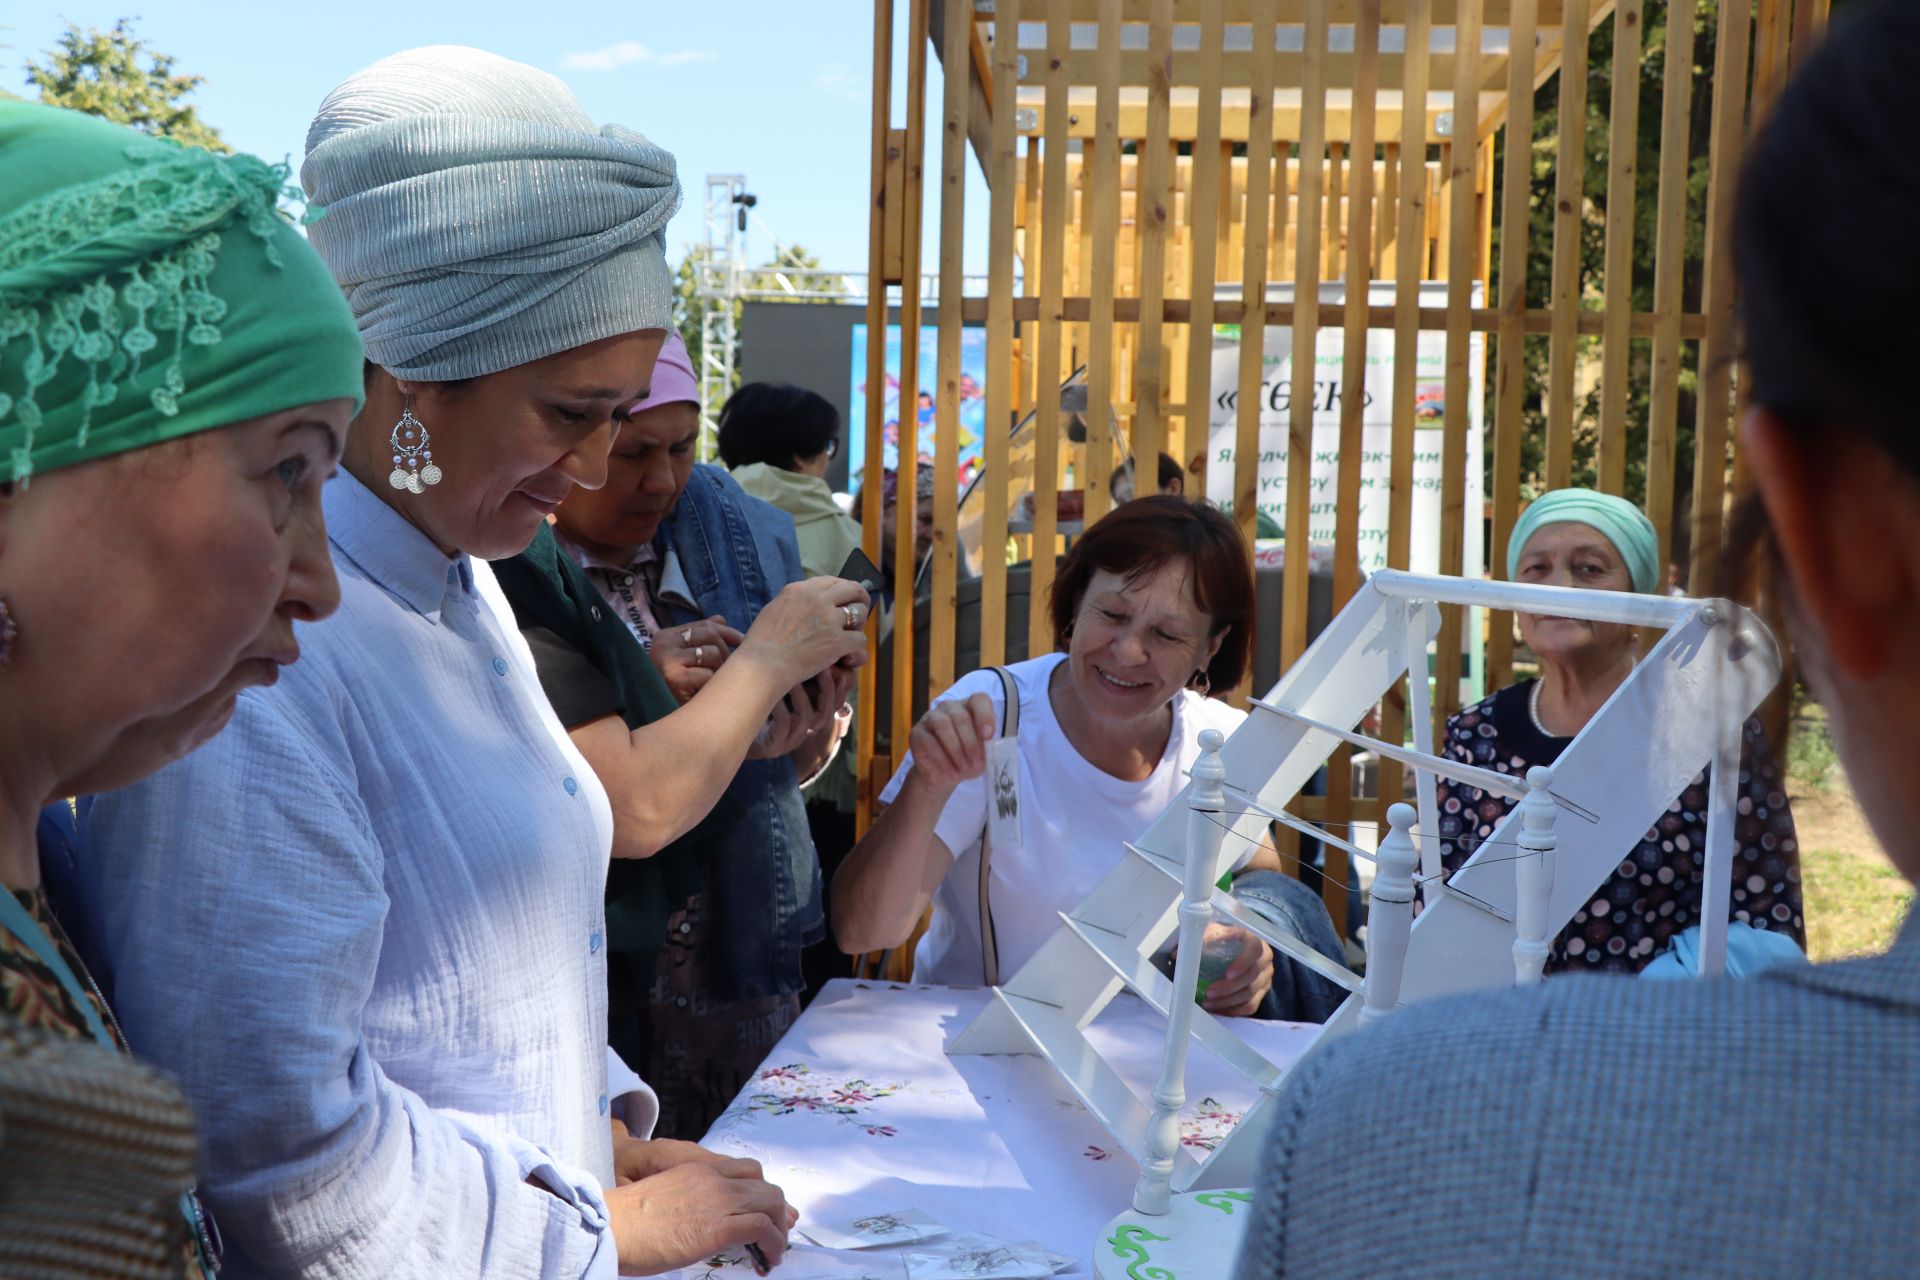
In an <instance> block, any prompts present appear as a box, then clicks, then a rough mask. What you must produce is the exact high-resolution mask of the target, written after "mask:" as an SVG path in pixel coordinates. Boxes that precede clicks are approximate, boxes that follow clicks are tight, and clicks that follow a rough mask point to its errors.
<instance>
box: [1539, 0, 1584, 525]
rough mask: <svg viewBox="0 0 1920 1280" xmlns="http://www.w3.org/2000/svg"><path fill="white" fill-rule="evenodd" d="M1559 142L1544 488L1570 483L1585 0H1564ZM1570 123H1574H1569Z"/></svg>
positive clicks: (1581, 186) (1581, 181)
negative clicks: (1570, 122) (1545, 486)
mask: <svg viewBox="0 0 1920 1280" xmlns="http://www.w3.org/2000/svg"><path fill="white" fill-rule="evenodd" d="M1564 5H1565V17H1566V22H1565V25H1564V26H1563V27H1562V29H1561V38H1562V41H1563V43H1562V46H1561V52H1560V115H1559V131H1560V143H1559V147H1558V150H1557V151H1556V153H1555V158H1554V188H1553V296H1552V303H1551V306H1552V310H1553V332H1552V337H1551V339H1550V341H1551V343H1552V347H1551V350H1550V351H1549V352H1548V356H1547V487H1548V488H1549V489H1563V488H1565V487H1566V486H1567V485H1569V484H1571V483H1572V482H1573V373H1574V364H1575V362H1576V358H1577V357H1578V355H1579V351H1578V347H1577V345H1576V340H1575V337H1574V325H1575V322H1576V319H1577V317H1578V315H1579V312H1580V236H1581V212H1582V208H1581V207H1582V205H1583V204H1584V203H1585V201H1586V163H1587V130H1586V119H1587V36H1588V31H1587V14H1588V0H1564ZM1569 121H1573V122H1577V123H1574V124H1569Z"/></svg>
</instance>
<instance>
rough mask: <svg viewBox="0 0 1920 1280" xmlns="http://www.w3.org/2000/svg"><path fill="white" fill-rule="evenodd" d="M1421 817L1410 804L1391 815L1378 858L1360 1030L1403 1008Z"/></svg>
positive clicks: (1370, 903)
mask: <svg viewBox="0 0 1920 1280" xmlns="http://www.w3.org/2000/svg"><path fill="white" fill-rule="evenodd" d="M1419 816H1420V815H1419V812H1418V811H1417V810H1416V809H1414V807H1413V806H1412V805H1410V804H1396V805H1393V806H1392V807H1390V808H1389V809H1388V810H1387V838H1386V839H1384V840H1382V841H1381V842H1380V848H1379V849H1378V851H1377V852H1376V854H1375V857H1376V858H1378V862H1377V863H1376V864H1375V866H1374V871H1373V892H1372V894H1371V896H1370V900H1369V901H1368V903H1367V983H1366V987H1365V988H1364V990H1363V993H1362V1001H1361V1005H1360V1025H1361V1026H1363V1027H1364V1026H1367V1025H1369V1024H1371V1023H1375V1022H1378V1021H1379V1020H1380V1019H1382V1018H1384V1017H1386V1016H1387V1015H1388V1014H1390V1013H1392V1012H1393V1011H1394V1008H1395V1007H1396V1006H1397V1005H1399V1003H1400V977H1401V975H1402V974H1403V973H1405V972H1406V967H1407V935H1408V934H1409V933H1410V932H1411V931H1412V929H1413V869H1414V867H1415V866H1416V865H1417V864H1418V863H1419V860H1420V855H1419V853H1418V852H1417V851H1416V850H1415V849H1414V847H1413V837H1412V835H1411V834H1409V833H1410V832H1411V830H1412V828H1413V824H1414V821H1415V820H1416V819H1417V818H1418V817H1419Z"/></svg>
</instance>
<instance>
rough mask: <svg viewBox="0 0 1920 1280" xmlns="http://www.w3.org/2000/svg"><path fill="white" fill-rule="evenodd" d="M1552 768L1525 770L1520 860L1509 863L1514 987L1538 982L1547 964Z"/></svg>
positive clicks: (1552, 843)
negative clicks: (1510, 867)
mask: <svg viewBox="0 0 1920 1280" xmlns="http://www.w3.org/2000/svg"><path fill="white" fill-rule="evenodd" d="M1552 785H1553V770H1551V769H1546V768H1542V767H1541V766H1539V765H1535V766H1534V767H1533V768H1531V769H1529V770H1527V798H1526V799H1525V800H1522V801H1521V802H1520V836H1519V842H1520V856H1519V858H1518V859H1517V860H1516V861H1515V862H1514V864H1513V880H1514V887H1513V901H1514V907H1513V932H1514V938H1513V973H1514V982H1515V984H1516V985H1519V986H1523V987H1524V986H1526V985H1528V984H1529V983H1534V982H1538V981H1540V974H1541V972H1542V971H1543V970H1544V969H1545V967H1546V963H1547V950H1548V941H1547V906H1548V902H1549V900H1550V899H1551V898H1552V897H1553V870H1554V867H1553V863H1554V856H1553V851H1554V848H1555V845H1556V844H1557V841H1558V837H1557V836H1555V835H1554V831H1553V819H1554V805H1553V796H1552V795H1551V794H1550V793H1549V791H1548V788H1549V787H1551V786H1552Z"/></svg>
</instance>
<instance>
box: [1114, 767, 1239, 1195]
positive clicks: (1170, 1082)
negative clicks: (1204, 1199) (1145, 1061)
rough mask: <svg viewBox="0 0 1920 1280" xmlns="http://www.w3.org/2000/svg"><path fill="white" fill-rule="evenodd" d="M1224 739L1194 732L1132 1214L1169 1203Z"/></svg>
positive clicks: (1223, 773) (1215, 842) (1218, 824)
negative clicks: (1163, 998) (1153, 1077)
mask: <svg viewBox="0 0 1920 1280" xmlns="http://www.w3.org/2000/svg"><path fill="white" fill-rule="evenodd" d="M1225 741H1226V739H1225V738H1224V737H1222V736H1221V734H1220V731H1219V730H1218V729H1202V730H1201V731H1200V758H1199V759H1198V760H1195V761H1194V762H1193V787H1192V789H1191V790H1190V791H1189V792H1188V793H1187V867H1186V877H1185V879H1184V880H1183V881H1182V882H1181V898H1180V934H1179V937H1180V941H1179V950H1178V951H1177V952H1175V953H1174V960H1173V997H1172V999H1171V1000H1169V1001H1168V1003H1167V1042H1166V1045H1165V1047H1164V1048H1163V1050H1162V1052H1161V1055H1160V1080H1159V1083H1157V1084H1155V1085H1154V1086H1153V1117H1152V1118H1151V1119H1150V1120H1149V1121H1148V1122H1147V1133H1146V1139H1147V1141H1146V1157H1147V1158H1146V1159H1145V1160H1142V1161H1141V1162H1140V1181H1139V1182H1138V1183H1137V1184H1136V1185H1135V1186H1134V1188H1133V1207H1134V1211H1135V1212H1137V1213H1152V1214H1161V1213H1166V1212H1167V1211H1168V1209H1169V1208H1170V1207H1171V1205H1172V1201H1173V1157H1174V1155H1175V1153H1176V1152H1178V1151H1179V1149H1180V1108H1181V1107H1183V1106H1185V1105H1186V1104H1187V1036H1188V1034H1189V1033H1190V1032H1191V1031H1192V1029H1193V1001H1194V992H1195V991H1196V990H1197V989H1198V988H1199V985H1200V952H1201V949H1202V947H1203V946H1204V945H1205V935H1206V932H1207V925H1208V923H1209V922H1210V921H1212V919H1213V885H1214V880H1215V879H1216V878H1217V877H1218V875H1219V862H1220V841H1221V838H1222V837H1223V836H1224V835H1225V834H1226V827H1225V826H1224V825H1222V821H1221V818H1220V813H1221V811H1222V810H1223V809H1225V808H1226V804H1227V794H1226V792H1225V791H1224V790H1222V789H1221V785H1220V784H1221V783H1223V782H1225V781H1226V778H1227V767H1226V766H1225V765H1224V764H1222V763H1221V762H1220V747H1221V744H1222V743H1224V742H1225Z"/></svg>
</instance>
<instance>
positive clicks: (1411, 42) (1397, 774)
mask: <svg viewBox="0 0 1920 1280" xmlns="http://www.w3.org/2000/svg"><path fill="white" fill-rule="evenodd" d="M1406 48H1407V53H1406V58H1405V72H1404V74H1403V77H1402V88H1401V104H1400V178H1399V187H1400V201H1399V203H1400V208H1399V229H1398V230H1397V231H1396V232H1395V233H1394V291H1393V437H1392V439H1393V445H1392V449H1391V453H1392V460H1391V461H1390V463H1389V464H1388V466H1389V473H1388V511H1387V564H1388V566H1389V567H1391V568H1395V569H1404V568H1406V567H1407V566H1408V564H1409V562H1410V559H1409V558H1410V555H1411V552H1412V546H1413V429H1414V420H1413V395H1414V384H1415V383H1416V381H1417V380H1418V378H1419V372H1420V370H1419V342H1420V316H1419V306H1420V278H1421V275H1422V274H1423V273H1422V270H1421V264H1422V262H1423V261H1424V258H1425V254H1426V222H1427V79H1428V75H1427V73H1428V71H1429V70H1430V65H1429V59H1430V57H1431V51H1432V48H1433V25H1432V21H1431V14H1430V13H1429V12H1428V7H1427V6H1426V5H1425V4H1418V3H1416V4H1414V5H1413V6H1412V7H1411V11H1410V12H1409V13H1408V14H1407V23H1406ZM1426 667H1427V664H1426V659H1425V655H1420V656H1418V657H1417V658H1416V659H1415V660H1414V664H1413V671H1412V678H1413V679H1415V680H1425V679H1426V678H1427V670H1426ZM1398 688H1399V686H1398V685H1396V686H1395V689H1396V690H1397V689H1398ZM1381 731H1382V733H1384V734H1385V736H1386V740H1387V741H1388V742H1393V743H1398V742H1401V741H1402V740H1403V739H1404V738H1405V735H1406V731H1407V713H1406V705H1405V703H1404V701H1402V700H1401V699H1400V698H1397V697H1395V696H1394V693H1393V692H1389V693H1388V695H1387V705H1386V712H1385V714H1384V715H1383V716H1382V717H1381ZM1400 786H1401V770H1400V766H1398V765H1396V764H1393V763H1391V762H1390V761H1385V760H1383V761H1381V762H1380V814H1379V821H1380V823H1381V826H1382V829H1384V828H1385V823H1386V806H1387V805H1388V804H1390V803H1393V802H1394V801H1397V800H1398V799H1399V798H1400Z"/></svg>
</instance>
